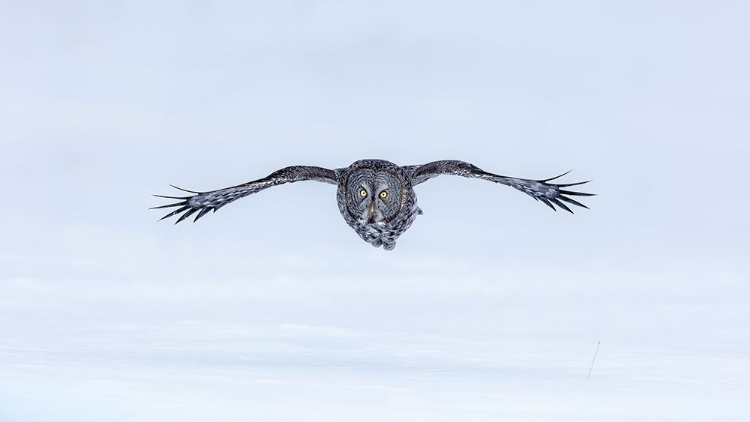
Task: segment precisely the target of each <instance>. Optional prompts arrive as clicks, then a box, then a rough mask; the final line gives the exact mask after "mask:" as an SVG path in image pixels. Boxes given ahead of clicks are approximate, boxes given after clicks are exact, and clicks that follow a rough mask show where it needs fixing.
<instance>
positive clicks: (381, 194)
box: [379, 191, 388, 199]
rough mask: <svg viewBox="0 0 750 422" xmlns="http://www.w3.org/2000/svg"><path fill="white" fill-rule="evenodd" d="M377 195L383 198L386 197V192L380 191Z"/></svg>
mask: <svg viewBox="0 0 750 422" xmlns="http://www.w3.org/2000/svg"><path fill="white" fill-rule="evenodd" d="M379 196H380V198H381V199H385V198H387V197H388V192H386V191H382V192H380V195H379Z"/></svg>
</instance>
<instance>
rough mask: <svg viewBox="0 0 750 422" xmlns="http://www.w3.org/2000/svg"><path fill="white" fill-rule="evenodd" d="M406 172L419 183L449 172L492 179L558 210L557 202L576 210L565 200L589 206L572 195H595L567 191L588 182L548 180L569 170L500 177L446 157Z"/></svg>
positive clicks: (408, 169)
mask: <svg viewBox="0 0 750 422" xmlns="http://www.w3.org/2000/svg"><path fill="white" fill-rule="evenodd" d="M403 169H404V171H406V173H407V174H408V175H410V176H411V179H412V185H418V184H420V183H423V182H426V181H427V180H430V179H432V178H433V177H437V176H440V175H441V174H449V175H454V176H463V177H473V178H477V179H484V180H489V181H490V182H495V183H500V184H503V185H506V186H510V187H512V188H515V189H518V190H520V191H521V192H523V193H525V194H527V195H529V196H531V197H532V198H534V199H536V200H538V201H542V202H544V203H545V204H546V205H547V206H549V207H550V208H552V209H553V210H555V211H557V209H555V205H557V206H558V207H560V208H562V209H564V210H565V211H568V212H569V213H571V214H572V213H573V211H572V210H571V209H570V208H569V207H568V206H567V205H565V204H564V203H563V202H567V203H569V204H573V205H576V206H579V207H583V208H588V207H587V206H585V205H583V204H582V203H580V202H578V201H576V200H575V199H572V198H570V196H595V194H593V193H583V192H573V191H569V190H564V189H563V188H567V187H570V186H577V185H582V184H584V183H588V182H589V181H585V182H578V183H567V184H555V183H549V182H550V181H552V180H555V179H557V178H559V177H562V176H565V175H566V174H568V173H569V171H568V172H565V173H563V174H561V175H559V176H556V177H552V178H549V179H544V180H529V179H518V178H516V177H507V176H500V175H497V174H492V173H488V172H486V171H484V170H482V169H480V168H479V167H477V166H475V165H473V164H470V163H466V162H464V161H456V160H443V161H433V162H431V163H427V164H423V165H419V166H405V167H403Z"/></svg>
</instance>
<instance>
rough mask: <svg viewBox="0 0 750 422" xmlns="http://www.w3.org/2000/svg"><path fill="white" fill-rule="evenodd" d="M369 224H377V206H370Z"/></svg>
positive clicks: (368, 213) (368, 211) (368, 212)
mask: <svg viewBox="0 0 750 422" xmlns="http://www.w3.org/2000/svg"><path fill="white" fill-rule="evenodd" d="M367 222H368V223H370V224H372V223H374V222H375V204H370V208H368V209H367Z"/></svg>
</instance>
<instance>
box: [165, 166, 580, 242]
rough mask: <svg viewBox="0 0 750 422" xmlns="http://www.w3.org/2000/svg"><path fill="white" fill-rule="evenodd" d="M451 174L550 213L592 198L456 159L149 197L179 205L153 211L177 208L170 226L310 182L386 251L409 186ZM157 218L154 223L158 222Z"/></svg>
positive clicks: (306, 173) (410, 196)
mask: <svg viewBox="0 0 750 422" xmlns="http://www.w3.org/2000/svg"><path fill="white" fill-rule="evenodd" d="M443 174H445V175H454V176H462V177H471V178H476V179H483V180H488V181H490V182H494V183H499V184H502V185H506V186H510V187H512V188H515V189H517V190H519V191H521V192H523V193H525V194H527V195H529V196H531V197H532V198H534V199H536V200H538V201H541V202H542V203H544V204H545V205H547V206H549V207H550V208H552V209H553V210H555V211H557V210H556V208H555V205H557V206H558V207H560V208H562V209H564V210H565V211H568V212H570V213H571V214H572V213H573V211H572V210H571V209H570V208H569V207H568V206H567V205H566V204H565V203H568V204H572V205H575V206H579V207H583V208H588V207H586V206H585V205H583V204H581V203H580V202H578V201H576V200H575V199H572V198H571V196H594V194H591V193H583V192H574V191H570V190H564V189H563V188H567V187H570V186H576V185H582V184H584V183H588V181H586V182H578V183H568V184H555V183H549V182H551V181H552V180H555V179H557V178H559V177H562V176H564V175H565V174H567V173H563V174H561V175H559V176H556V177H552V178H549V179H544V180H529V179H519V178H515V177H507V176H500V175H497V174H493V173H489V172H486V171H484V170H482V169H480V168H479V167H477V166H475V165H473V164H470V163H467V162H464V161H456V160H443V161H434V162H431V163H427V164H422V165H412V166H399V165H396V164H394V163H392V162H390V161H385V160H360V161H356V162H355V163H353V164H352V165H350V166H349V167H344V168H337V169H334V170H329V169H325V168H322V167H313V166H291V167H285V168H283V169H281V170H278V171H275V172H273V173H271V174H269V175H268V176H266V177H264V178H262V179H258V180H254V181H252V182H247V183H243V184H241V185H237V186H232V187H228V188H224V189H219V190H213V191H208V192H195V191H191V190H187V189H182V188H178V187H176V186H173V185H172V187H174V188H176V189H179V190H181V191H184V192H187V193H190V194H192V195H189V196H183V197H176V196H164V195H154V196H158V197H160V198H168V199H176V200H178V201H179V202H175V203H172V204H167V205H162V206H158V207H153V208H152V209H157V208H171V207H179V208H177V209H176V210H174V211H172V212H170V213H169V214H167V215H165V216H164V217H162V218H161V220H163V219H165V218H169V217H172V216H176V215H179V217H178V218H177V221H176V222H175V224H177V223H179V222H180V221H183V220H185V219H186V218H188V217H190V216H191V215H193V214H195V213H198V214H197V215H196V216H195V220H193V221H194V222H195V221H198V219H199V218H201V217H203V216H204V215H206V213H208V212H209V211H214V212H216V210H218V209H219V208H221V207H223V206H224V205H227V204H228V203H230V202H233V201H235V200H237V199H240V198H243V197H245V196H248V195H252V194H254V193H258V192H260V191H262V190H264V189H268V188H270V187H273V186H278V185H283V184H284V183H293V182H299V181H302V180H314V181H317V182H323V183H328V184H332V185H336V186H337V192H336V202H338V206H339V211H340V212H341V215H342V216H343V217H344V221H346V224H348V225H349V227H351V228H352V229H354V231H355V232H357V234H358V235H359V237H361V238H362V240H364V241H365V242H367V243H369V244H371V245H373V246H375V247H382V248H383V249H385V250H387V251H390V250H392V249H393V248H394V247H395V246H396V240H397V239H398V238H399V236H401V235H402V234H403V233H404V232H405V231H406V230H408V229H409V227H410V226H411V224H412V223H413V222H414V220H415V219H416V218H417V216H418V215H421V214H422V210H421V209H420V208H419V207H418V206H417V195H416V193H415V192H414V186H416V185H418V184H420V183H424V182H426V181H428V180H430V179H432V178H434V177H437V176H440V175H443ZM161 220H159V221H161Z"/></svg>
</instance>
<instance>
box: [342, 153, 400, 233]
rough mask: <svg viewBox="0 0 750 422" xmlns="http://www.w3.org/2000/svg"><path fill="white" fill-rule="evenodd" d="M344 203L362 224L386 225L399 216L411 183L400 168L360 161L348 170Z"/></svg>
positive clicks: (371, 161) (381, 163) (344, 187)
mask: <svg viewBox="0 0 750 422" xmlns="http://www.w3.org/2000/svg"><path fill="white" fill-rule="evenodd" d="M347 173H348V174H347V180H346V181H345V182H344V184H343V186H342V187H343V189H342V192H341V193H343V194H344V195H345V198H344V199H345V200H344V201H341V202H340V203H343V204H344V205H345V207H346V212H347V213H348V214H349V216H350V217H351V218H352V220H355V221H357V222H358V223H360V224H387V223H390V222H391V221H393V220H394V219H396V218H397V217H399V215H400V214H401V211H402V209H403V207H404V206H405V201H406V197H407V193H408V191H410V190H411V183H410V182H409V179H408V177H407V176H406V174H405V173H404V171H403V170H402V169H401V167H399V166H397V165H395V164H393V163H390V162H388V161H383V160H361V161H357V162H355V163H354V164H352V165H351V166H350V167H349V171H348V172H347ZM342 211H343V210H342Z"/></svg>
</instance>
